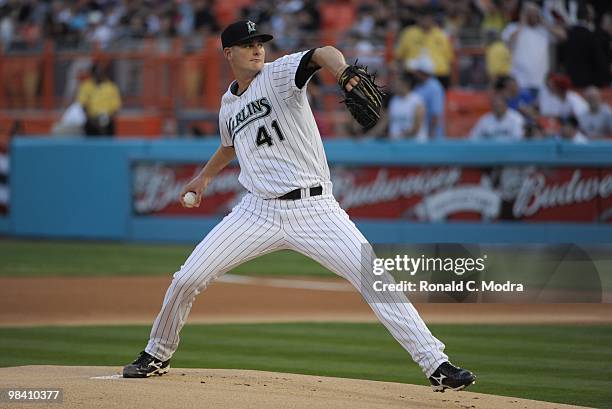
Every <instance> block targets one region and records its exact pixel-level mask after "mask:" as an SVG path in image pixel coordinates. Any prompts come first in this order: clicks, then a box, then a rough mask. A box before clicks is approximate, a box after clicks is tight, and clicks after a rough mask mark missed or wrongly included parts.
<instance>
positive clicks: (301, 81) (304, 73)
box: [295, 48, 321, 89]
mask: <svg viewBox="0 0 612 409" xmlns="http://www.w3.org/2000/svg"><path fill="white" fill-rule="evenodd" d="M315 50H316V48H313V49H312V50H310V51H308V52H307V53H306V54H304V56H303V57H302V59H301V60H300V65H299V66H298V68H297V71H296V72H295V86H296V87H298V88H299V89H302V88H303V87H304V85H306V83H307V82H308V80H309V79H310V77H312V76H313V75H314V73H315V72H317V71H318V70H319V69H321V67H319V66H318V65H314V66H310V67H309V63H310V60H311V58H312V55H313V54H314V52H315ZM313 64H314V63H313Z"/></svg>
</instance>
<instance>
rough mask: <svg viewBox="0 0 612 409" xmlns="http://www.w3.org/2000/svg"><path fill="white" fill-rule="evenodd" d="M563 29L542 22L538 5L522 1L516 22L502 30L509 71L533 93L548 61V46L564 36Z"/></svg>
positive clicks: (538, 85) (536, 90) (543, 75)
mask: <svg viewBox="0 0 612 409" xmlns="http://www.w3.org/2000/svg"><path fill="white" fill-rule="evenodd" d="M565 37H566V34H565V30H564V29H563V28H562V27H559V26H553V25H549V24H547V23H545V22H544V21H543V19H542V16H541V10H540V7H539V6H538V5H537V4H535V3H534V2H531V1H529V2H525V3H524V5H523V8H522V10H521V17H520V22H519V23H510V24H508V26H507V27H506V29H505V30H504V31H503V33H502V39H503V40H504V41H505V42H506V43H507V44H508V47H509V48H510V51H511V52H512V69H511V73H512V76H513V77H514V78H516V80H517V81H518V83H519V86H520V87H521V88H528V89H530V90H532V91H533V93H534V94H536V93H537V92H538V90H539V89H540V88H541V87H542V86H543V85H544V79H545V77H546V73H547V72H548V70H549V65H550V46H551V44H552V43H553V42H554V41H555V40H564V39H565Z"/></svg>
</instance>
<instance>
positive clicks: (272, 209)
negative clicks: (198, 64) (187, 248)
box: [123, 21, 475, 391]
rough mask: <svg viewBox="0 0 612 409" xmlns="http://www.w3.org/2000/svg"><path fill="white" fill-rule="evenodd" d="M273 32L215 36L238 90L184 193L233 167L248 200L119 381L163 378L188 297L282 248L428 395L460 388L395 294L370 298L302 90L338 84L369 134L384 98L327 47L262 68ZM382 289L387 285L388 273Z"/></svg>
mask: <svg viewBox="0 0 612 409" xmlns="http://www.w3.org/2000/svg"><path fill="white" fill-rule="evenodd" d="M270 40H272V36H271V35H269V34H263V33H261V32H259V31H258V30H257V27H256V25H255V24H254V23H253V22H251V21H238V22H236V23H233V24H231V25H229V26H228V27H227V28H226V29H225V30H224V31H223V33H222V34H221V42H222V45H223V53H224V56H225V59H226V60H227V62H228V64H229V66H230V68H231V70H232V72H233V74H234V77H235V80H234V81H233V82H232V83H231V85H230V86H229V89H228V90H227V92H226V93H225V94H224V95H223V97H222V100H221V110H220V113H219V128H220V130H221V145H220V146H219V148H218V150H217V151H216V153H215V154H214V155H213V156H212V158H211V159H210V161H208V163H207V164H206V166H205V167H204V168H203V169H202V171H201V172H200V174H199V175H198V176H197V177H195V178H194V179H193V180H192V181H190V182H189V183H188V184H187V185H186V186H185V187H184V189H183V191H182V193H181V196H180V200H181V203H182V204H183V206H186V207H188V204H187V203H185V201H184V195H185V194H186V193H187V192H194V193H195V194H196V200H195V204H194V205H195V206H199V204H200V200H201V198H202V192H203V191H204V190H205V189H206V187H207V186H208V184H209V183H210V181H211V180H212V179H213V178H214V177H215V175H217V174H218V173H219V172H220V171H221V170H222V169H223V168H224V167H225V166H227V165H228V164H229V163H230V162H231V161H232V160H233V159H234V158H236V157H237V158H238V162H239V164H240V176H239V181H240V183H241V184H242V185H243V186H244V187H245V188H246V190H247V191H248V193H247V194H246V195H245V196H244V198H243V199H242V201H241V202H240V203H239V204H238V205H237V206H236V207H235V208H234V209H233V210H232V212H231V213H230V214H229V215H227V216H226V217H225V218H224V219H223V220H222V221H221V222H220V223H219V224H218V225H217V226H216V227H215V228H214V229H212V230H211V231H210V233H208V235H207V236H206V237H205V238H204V240H202V242H201V243H200V244H198V246H197V247H196V248H195V250H194V251H193V253H191V255H190V256H189V258H188V259H187V261H186V262H185V264H184V265H183V266H181V269H180V270H179V271H178V272H176V273H175V274H174V278H173V280H172V283H171V285H170V287H169V288H168V290H167V292H166V295H165V297H164V300H163V305H162V308H161V311H160V312H159V315H158V316H157V318H156V319H155V322H154V324H153V328H152V329H151V335H150V338H149V342H148V344H147V346H146V348H145V350H144V351H142V352H141V353H140V355H139V356H138V358H137V359H136V360H135V361H134V362H133V363H131V364H129V365H127V366H125V368H124V370H123V376H124V377H126V378H145V377H149V376H151V375H162V374H164V373H167V372H168V369H169V367H170V365H169V364H170V358H171V357H172V355H173V354H174V352H175V351H176V349H177V347H178V344H179V333H180V331H181V328H182V327H183V325H184V324H185V321H186V320H187V316H188V314H189V311H190V309H191V305H192V303H193V301H194V299H195V297H196V296H197V295H198V294H199V293H200V292H201V291H202V290H203V289H204V288H206V286H207V285H208V284H209V283H211V282H212V281H213V280H214V279H216V278H217V277H219V276H221V275H222V274H224V273H225V272H227V271H229V270H231V269H232V268H234V267H236V266H238V265H240V264H242V263H244V262H246V261H248V260H251V259H254V258H256V257H258V256H261V255H263V254H267V253H271V252H273V251H277V250H281V249H290V250H294V251H297V252H299V253H302V254H304V255H306V256H308V257H310V258H312V259H314V260H315V261H317V262H319V263H320V264H322V265H323V266H325V267H327V268H328V269H329V270H331V271H333V272H335V273H336V274H338V275H339V276H341V277H344V278H345V279H347V280H348V281H349V282H350V283H351V284H352V285H353V286H354V287H355V288H356V289H357V290H359V292H360V293H361V295H362V296H363V298H364V299H365V300H366V301H367V302H368V304H369V305H370V307H371V308H372V310H373V311H374V313H375V314H376V316H377V317H378V319H379V320H380V321H381V322H382V323H383V324H384V325H385V327H386V328H387V329H388V330H389V332H391V334H392V335H393V337H394V338H395V339H396V340H397V341H398V342H399V343H400V344H401V345H402V347H404V349H405V350H406V351H408V353H409V354H410V355H411V357H412V359H413V360H414V361H415V362H416V363H417V364H418V365H419V366H420V367H421V369H422V370H423V372H424V374H425V376H427V377H428V378H429V380H430V382H431V384H432V386H433V388H434V390H436V391H444V390H445V389H454V390H460V389H463V388H465V387H466V386H469V385H471V384H472V383H473V382H474V380H475V376H474V375H473V374H472V373H471V372H469V371H467V370H465V369H461V368H457V367H455V366H453V365H452V364H450V363H449V362H448V357H447V356H446V355H445V354H444V344H443V343H442V342H440V341H439V340H438V339H436V338H435V337H434V336H433V335H432V334H431V332H430V331H429V329H428V328H427V326H426V325H425V323H424V322H423V320H422V319H421V317H420V316H419V314H418V312H417V311H416V310H415V308H414V307H413V305H412V304H411V303H410V302H409V301H408V299H407V298H406V296H405V295H404V294H403V293H401V292H377V291H375V290H374V288H373V287H374V286H373V285H372V283H373V282H374V280H375V279H376V280H381V277H375V276H374V275H373V274H372V260H373V258H374V257H375V255H374V252H373V250H372V247H371V246H370V244H369V243H368V242H367V240H366V239H365V237H364V236H363V235H362V234H361V232H360V231H359V230H358V229H357V228H356V227H355V225H354V224H353V222H352V221H351V220H350V219H349V217H348V215H347V214H346V213H345V212H344V210H342V209H341V208H340V206H339V205H338V202H336V200H335V199H334V197H333V195H332V184H331V181H330V174H329V168H328V165H327V159H326V157H325V151H324V149H323V143H322V142H321V136H320V135H319V130H318V129H317V125H316V123H315V119H314V117H313V114H312V111H311V109H310V106H309V103H308V100H307V96H306V86H307V84H308V81H309V80H310V78H311V77H312V76H313V75H314V74H315V73H316V72H317V71H318V70H319V69H325V70H327V71H328V72H330V73H331V74H332V75H334V76H335V78H336V79H337V80H338V83H339V85H340V87H341V88H342V91H343V92H344V93H345V103H346V105H347V108H348V109H349V111H350V112H351V114H352V115H353V116H354V117H355V119H356V120H357V121H358V122H359V123H360V124H361V125H362V126H363V127H364V128H365V129H367V128H369V127H371V126H373V125H374V124H375V123H376V121H377V120H378V118H379V117H380V108H381V104H382V93H381V92H380V90H379V88H378V87H377V86H376V85H375V84H374V81H373V77H372V76H371V75H369V74H368V73H367V69H365V68H364V67H359V66H351V65H348V64H347V63H346V62H345V58H344V56H343V55H342V53H341V52H340V51H338V50H337V49H336V48H334V47H331V46H325V47H320V48H316V49H312V50H309V51H303V52H298V53H295V54H290V55H286V56H284V57H281V58H279V59H277V60H276V61H273V62H271V63H266V62H265V56H266V52H265V48H264V43H265V42H267V41H270ZM382 279H383V280H387V281H390V282H391V281H392V280H393V278H392V277H391V276H390V275H389V274H385V275H384V276H383V277H382Z"/></svg>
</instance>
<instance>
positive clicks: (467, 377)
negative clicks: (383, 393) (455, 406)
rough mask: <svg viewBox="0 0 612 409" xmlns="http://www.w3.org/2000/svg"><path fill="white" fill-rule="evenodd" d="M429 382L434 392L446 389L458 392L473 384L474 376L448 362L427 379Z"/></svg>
mask: <svg viewBox="0 0 612 409" xmlns="http://www.w3.org/2000/svg"><path fill="white" fill-rule="evenodd" d="M429 382H431V387H432V389H433V390H434V392H444V391H445V390H446V389H452V390H454V391H460V390H462V389H465V388H467V387H468V386H470V385H471V384H473V383H475V382H476V375H474V374H473V373H471V372H470V371H468V370H466V369H462V368H457V367H456V366H453V365H452V364H451V363H450V362H444V363H442V364H441V365H440V366H439V367H438V369H436V371H435V372H434V373H433V374H432V375H431V376H430V377H429Z"/></svg>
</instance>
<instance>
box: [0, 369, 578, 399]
mask: <svg viewBox="0 0 612 409" xmlns="http://www.w3.org/2000/svg"><path fill="white" fill-rule="evenodd" d="M118 371H119V368H112V367H85V366H80V367H73V366H20V367H13V368H0V388H3V387H11V388H14V387H19V386H23V387H28V388H36V387H41V388H52V387H62V388H63V389H64V401H63V403H62V404H61V405H58V406H61V407H62V408H67V409H77V408H84V407H86V408H105V409H113V408H131V407H134V408H135V407H138V408H141V407H148V408H165V409H172V408H180V409H190V408H215V409H226V408H227V409H241V408H272V409H273V408H309V409H319V408H320V409H336V408H351V409H361V408H363V409H376V408H386V409H389V408H404V409H407V408H408V409H411V408H415V409H416V408H419V409H427V408H466V409H467V408H474V409H478V408H483V409H484V408H486V409H490V408H496V409H507V408H512V409H519V408H520V409H524V408H529V409H539V408H542V409H544V408H576V407H577V406H569V405H562V404H559V403H547V402H541V401H533V400H526V399H519V398H512V397H505V396H494V395H484V394H480V393H472V392H467V391H462V392H446V393H434V392H433V391H432V390H431V389H430V388H429V387H425V386H416V385H407V384H401V383H391V382H375V381H364V380H355V379H344V378H329V377H322V376H306V375H294V374H285V373H274V372H261V371H243V370H225V369H172V370H171V372H170V373H169V374H168V375H164V376H162V377H154V378H150V379H123V378H120V377H119V376H118V375H117V374H118ZM1 405H5V403H2V404H1ZM52 406H55V405H52ZM2 407H5V406H2ZM6 407H8V408H21V409H25V408H40V407H41V404H40V403H35V404H23V403H16V404H13V405H11V404H8V406H6Z"/></svg>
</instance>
